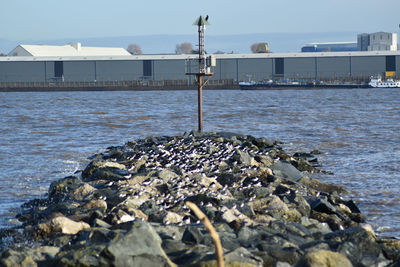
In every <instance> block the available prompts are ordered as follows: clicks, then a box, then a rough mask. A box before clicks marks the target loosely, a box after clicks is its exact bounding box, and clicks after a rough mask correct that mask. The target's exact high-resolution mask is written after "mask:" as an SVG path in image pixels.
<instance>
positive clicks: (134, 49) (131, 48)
mask: <svg viewBox="0 0 400 267" xmlns="http://www.w3.org/2000/svg"><path fill="white" fill-rule="evenodd" d="M127 50H128V52H129V53H131V54H132V55H141V54H143V52H142V48H140V46H138V45H137V44H130V45H128V49H127Z"/></svg>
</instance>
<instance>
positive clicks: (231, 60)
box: [0, 48, 400, 87]
mask: <svg viewBox="0 0 400 267" xmlns="http://www.w3.org/2000/svg"><path fill="white" fill-rule="evenodd" d="M81 49H82V48H81ZM196 58H197V56H196V55H95V56H90V55H85V56H74V55H68V56H63V55H58V56H8V57H0V87H1V86H3V87H4V86H7V85H9V84H10V83H20V84H21V83H50V82H54V81H56V82H91V83H93V82H94V83H96V82H122V81H145V82H152V81H159V82H165V81H175V82H179V83H180V84H188V85H191V84H193V83H194V78H193V77H192V76H187V75H185V73H187V72H194V71H196V67H197V65H196V64H197V63H196V60H195V59H196ZM215 58H216V61H217V65H216V67H215V68H214V69H213V70H212V71H213V72H214V75H213V76H212V77H211V80H210V84H212V83H213V82H214V83H220V84H221V83H222V84H223V83H226V84H237V83H238V82H239V81H247V80H253V81H262V80H268V79H295V80H365V81H367V80H369V78H370V76H375V75H382V74H383V73H385V72H392V73H393V72H394V73H395V76H397V77H399V75H398V70H399V68H400V51H361V52H313V53H261V54H216V55H215ZM188 59H192V60H191V61H188ZM21 86H22V85H21Z"/></svg>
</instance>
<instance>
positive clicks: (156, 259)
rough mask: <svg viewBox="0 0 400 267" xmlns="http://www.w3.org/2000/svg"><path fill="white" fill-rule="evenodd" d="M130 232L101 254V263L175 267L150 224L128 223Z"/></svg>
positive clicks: (113, 242) (108, 246)
mask: <svg viewBox="0 0 400 267" xmlns="http://www.w3.org/2000/svg"><path fill="white" fill-rule="evenodd" d="M127 227H128V228H129V230H128V232H127V233H126V234H124V235H122V236H120V237H119V238H117V239H116V240H113V241H111V242H110V243H109V244H108V245H107V246H106V248H105V249H104V250H103V252H102V254H101V258H102V259H101V262H102V263H105V264H107V265H112V266H175V264H174V263H172V262H171V261H170V260H169V258H168V257H167V255H166V254H165V252H164V250H163V249H162V247H161V242H162V241H161V238H160V237H159V236H158V234H157V233H156V231H155V230H154V229H153V228H152V227H151V226H150V224H148V223H146V222H142V221H134V222H130V223H128V225H127Z"/></svg>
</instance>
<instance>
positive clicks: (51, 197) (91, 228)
mask: <svg viewBox="0 0 400 267" xmlns="http://www.w3.org/2000/svg"><path fill="white" fill-rule="evenodd" d="M315 154H317V152H313V153H296V154H294V155H289V154H287V153H286V152H285V151H283V150H282V148H281V147H280V145H279V143H278V142H272V141H270V140H267V139H264V138H255V137H252V136H241V135H236V134H233V133H196V132H191V133H186V134H184V135H183V136H174V137H167V136H165V137H148V138H145V139H141V140H137V141H132V142H128V143H127V144H125V145H124V146H118V147H110V148H108V149H107V150H106V151H105V152H103V153H100V154H97V155H94V156H93V157H92V161H91V163H90V164H89V165H88V166H87V167H86V168H85V170H83V171H82V173H81V175H78V174H76V175H74V176H68V177H66V178H64V179H61V180H59V181H55V182H53V183H52V184H51V185H50V187H49V191H48V194H47V196H46V198H43V199H35V200H32V201H29V202H27V203H25V204H24V205H23V206H22V208H21V212H20V213H19V214H18V215H17V218H18V219H19V220H20V221H21V222H22V226H21V227H19V228H15V229H4V230H2V231H0V237H1V240H2V247H1V252H0V266H28V265H29V266H51V265H53V266H175V265H179V266H213V265H216V257H215V250H214V246H213V242H212V239H211V237H210V236H209V234H208V232H207V230H206V228H205V227H204V226H203V225H202V224H201V223H200V222H199V221H198V219H197V218H196V217H195V216H194V214H193V213H192V212H191V211H190V210H189V209H188V207H187V206H186V205H185V202H186V201H191V202H193V203H195V204H196V205H197V206H198V207H199V208H200V209H201V210H202V211H203V212H204V213H205V214H206V215H207V217H208V218H209V219H210V221H211V222H212V224H213V225H214V227H215V229H216V230H217V232H218V233H219V237H220V239H221V243H222V246H223V251H224V258H225V263H226V266H399V265H400V245H399V241H398V240H393V239H387V238H386V239H385V238H378V237H376V236H375V234H374V232H373V231H372V229H371V228H370V227H368V225H365V224H364V223H365V219H364V217H363V215H362V214H361V213H360V210H359V209H358V208H357V206H356V204H355V203H354V202H353V201H352V200H351V199H346V198H345V197H343V196H341V194H343V193H347V190H346V189H345V188H343V187H341V186H338V185H330V184H327V183H324V182H321V181H319V180H316V179H312V178H309V177H308V176H307V175H308V174H309V173H315V172H321V170H319V169H318V167H319V164H318V160H317V159H316V158H315V157H314V155H315Z"/></svg>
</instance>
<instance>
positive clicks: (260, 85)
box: [239, 79, 370, 90]
mask: <svg viewBox="0 0 400 267" xmlns="http://www.w3.org/2000/svg"><path fill="white" fill-rule="evenodd" d="M239 86H240V89H242V90H265V89H297V88H300V89H302V88H303V89H311V88H314V89H324V88H326V89H332V88H369V87H370V85H368V84H367V83H352V82H348V83H346V82H330V83H326V82H323V81H296V80H288V79H285V80H277V81H273V80H266V81H261V82H255V81H248V82H244V81H243V82H239Z"/></svg>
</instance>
